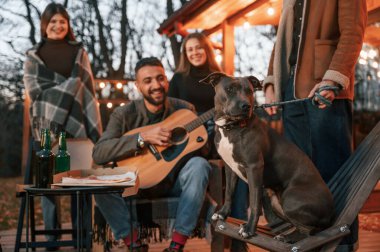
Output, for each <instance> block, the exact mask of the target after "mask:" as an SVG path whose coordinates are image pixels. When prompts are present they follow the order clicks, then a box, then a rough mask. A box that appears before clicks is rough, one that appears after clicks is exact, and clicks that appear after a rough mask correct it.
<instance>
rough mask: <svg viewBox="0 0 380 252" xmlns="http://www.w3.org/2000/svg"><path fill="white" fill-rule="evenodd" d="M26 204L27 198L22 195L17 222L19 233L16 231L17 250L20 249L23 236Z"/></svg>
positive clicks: (16, 251)
mask: <svg viewBox="0 0 380 252" xmlns="http://www.w3.org/2000/svg"><path fill="white" fill-rule="evenodd" d="M25 205H26V199H25V196H22V197H21V206H20V211H19V214H18V223H17V233H16V244H15V250H14V251H15V252H18V251H19V250H20V245H21V237H22V228H23V226H24V216H25Z"/></svg>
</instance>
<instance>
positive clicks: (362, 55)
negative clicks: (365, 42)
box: [360, 50, 368, 60]
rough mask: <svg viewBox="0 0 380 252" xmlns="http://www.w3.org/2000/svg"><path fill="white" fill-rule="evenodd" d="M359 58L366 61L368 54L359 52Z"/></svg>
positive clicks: (362, 51)
mask: <svg viewBox="0 0 380 252" xmlns="http://www.w3.org/2000/svg"><path fill="white" fill-rule="evenodd" d="M360 57H362V58H363V59H365V60H366V59H367V57H368V53H367V51H364V50H361V51H360Z"/></svg>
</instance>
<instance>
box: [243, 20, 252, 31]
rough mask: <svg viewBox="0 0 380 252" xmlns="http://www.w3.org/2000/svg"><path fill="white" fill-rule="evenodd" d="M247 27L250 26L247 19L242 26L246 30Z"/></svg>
mask: <svg viewBox="0 0 380 252" xmlns="http://www.w3.org/2000/svg"><path fill="white" fill-rule="evenodd" d="M249 27H251V25H250V23H249V22H248V21H245V22H244V24H243V28H244V29H246V30H247V29H249Z"/></svg>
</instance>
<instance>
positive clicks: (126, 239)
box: [123, 229, 139, 246]
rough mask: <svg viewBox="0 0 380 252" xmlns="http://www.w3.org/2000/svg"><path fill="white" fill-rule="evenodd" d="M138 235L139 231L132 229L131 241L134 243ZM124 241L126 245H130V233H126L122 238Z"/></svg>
mask: <svg viewBox="0 0 380 252" xmlns="http://www.w3.org/2000/svg"><path fill="white" fill-rule="evenodd" d="M138 235H139V231H137V230H136V229H135V230H133V233H132V239H133V240H132V243H136V241H137V238H138ZM123 240H124V243H125V244H126V245H127V246H130V245H131V236H130V235H127V237H125V238H124V239H123Z"/></svg>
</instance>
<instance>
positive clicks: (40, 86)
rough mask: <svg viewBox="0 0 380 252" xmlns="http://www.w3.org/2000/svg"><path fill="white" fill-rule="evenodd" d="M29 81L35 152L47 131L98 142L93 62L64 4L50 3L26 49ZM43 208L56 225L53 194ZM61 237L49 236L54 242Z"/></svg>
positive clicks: (46, 217)
mask: <svg viewBox="0 0 380 252" xmlns="http://www.w3.org/2000/svg"><path fill="white" fill-rule="evenodd" d="M24 84H25V88H26V91H27V94H28V96H29V97H30V101H31V109H30V111H29V112H30V114H29V119H30V125H31V126H32V135H33V138H34V147H33V151H31V153H35V152H37V151H39V146H40V144H39V142H40V139H41V136H40V132H41V130H42V129H49V130H50V131H52V133H53V139H54V138H57V135H58V134H59V133H60V132H66V135H67V137H68V138H89V139H91V140H92V141H93V142H94V143H95V142H96V141H97V140H98V138H99V136H100V134H101V120H100V113H99V108H98V106H97V100H96V98H95V87H94V79H93V76H92V71H91V66H90V62H89V60H88V56H87V53H86V51H85V50H84V49H83V47H82V44H81V43H79V42H77V41H76V40H75V37H74V34H73V33H72V30H71V27H70V17H69V15H68V13H67V11H66V9H65V8H64V7H63V6H62V5H61V4H57V3H51V4H49V5H48V6H47V7H46V8H45V10H44V12H43V13H42V15H41V42H39V43H37V44H36V45H35V46H33V47H32V48H31V49H29V50H28V51H27V53H26V60H25V63H24ZM52 142H54V140H53V141H52ZM32 155H33V154H32ZM73 202H74V201H73ZM41 206H42V210H43V218H44V223H45V228H46V229H57V228H58V227H59V223H58V222H59V221H58V220H57V209H56V202H55V199H54V198H53V196H49V197H42V200H41ZM72 209H75V207H73V208H72ZM73 216H74V215H73ZM73 221H75V220H73ZM57 238H58V237H57V236H56V235H48V236H47V239H48V240H49V241H53V240H56V239H57Z"/></svg>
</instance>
